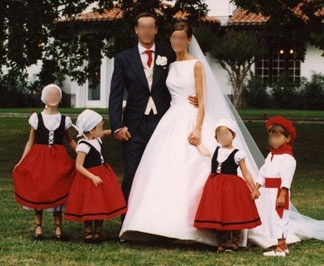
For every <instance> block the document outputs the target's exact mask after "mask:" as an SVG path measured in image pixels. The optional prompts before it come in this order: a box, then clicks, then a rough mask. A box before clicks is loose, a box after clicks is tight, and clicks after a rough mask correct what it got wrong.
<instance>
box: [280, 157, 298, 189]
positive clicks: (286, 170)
mask: <svg viewBox="0 0 324 266" xmlns="http://www.w3.org/2000/svg"><path fill="white" fill-rule="evenodd" d="M295 170H296V160H295V158H294V157H292V156H291V155H288V154H287V155H286V156H285V160H284V162H283V163H282V168H281V170H280V175H281V187H282V188H283V187H285V188H287V189H290V187H291V183H292V180H293V177H294V173H295Z"/></svg>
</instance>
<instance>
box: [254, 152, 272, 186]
mask: <svg viewBox="0 0 324 266" xmlns="http://www.w3.org/2000/svg"><path fill="white" fill-rule="evenodd" d="M270 157H271V153H269V154H268V156H267V158H266V159H265V161H264V164H263V165H262V166H261V168H260V170H259V177H258V178H257V180H256V182H257V183H258V184H260V185H261V186H264V183H265V178H266V170H267V167H268V163H269V162H270Z"/></svg>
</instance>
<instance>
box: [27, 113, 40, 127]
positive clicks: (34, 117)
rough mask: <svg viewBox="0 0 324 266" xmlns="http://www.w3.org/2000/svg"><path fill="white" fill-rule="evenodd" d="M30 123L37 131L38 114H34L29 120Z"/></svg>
mask: <svg viewBox="0 0 324 266" xmlns="http://www.w3.org/2000/svg"><path fill="white" fill-rule="evenodd" d="M28 123H29V124H30V125H31V126H32V127H33V128H34V129H35V130H37V127H38V117H37V113H36V112H35V113H33V114H32V115H31V116H30V117H29V119H28Z"/></svg>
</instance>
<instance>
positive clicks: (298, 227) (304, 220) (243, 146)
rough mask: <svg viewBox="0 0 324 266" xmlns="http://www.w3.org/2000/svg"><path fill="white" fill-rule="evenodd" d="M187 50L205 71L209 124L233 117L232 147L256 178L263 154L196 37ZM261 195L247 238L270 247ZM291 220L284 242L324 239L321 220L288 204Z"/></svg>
mask: <svg viewBox="0 0 324 266" xmlns="http://www.w3.org/2000/svg"><path fill="white" fill-rule="evenodd" d="M189 52H190V53H191V54H192V55H193V56H194V57H195V58H197V59H198V60H199V61H200V62H201V63H202V64H203V66H204V70H205V120H206V122H207V124H209V125H211V126H212V127H213V126H214V125H215V124H216V122H217V121H218V119H220V118H227V119H231V120H234V121H235V122H236V125H237V136H236V138H235V139H234V146H235V147H236V148H238V149H240V150H242V151H244V152H245V153H246V155H247V157H246V164H247V167H248V169H249V171H250V172H251V174H252V176H253V178H254V179H256V178H257V177H258V172H259V168H260V167H261V166H262V164H263V163H264V157H263V155H262V153H261V152H260V150H259V148H258V147H257V145H256V143H255V141H254V140H253V138H252V136H251V135H250V133H249V131H248V130H247V128H246V126H245V124H244V122H243V121H242V119H241V117H240V116H239V114H238V113H237V111H236V109H235V108H234V106H233V105H232V103H231V101H230V100H229V98H228V97H227V95H226V94H225V93H224V92H223V90H222V89H221V88H220V87H219V85H218V83H217V80H216V78H215V76H214V73H213V71H212V69H211V67H210V65H209V63H208V61H207V60H206V57H205V56H204V54H203V52H202V51H201V49H200V46H199V44H198V42H197V40H196V38H195V37H193V38H192V41H191V43H190V45H189ZM260 192H261V196H260V198H259V199H258V200H256V204H257V207H258V211H259V215H260V217H261V221H262V225H261V226H259V227H257V228H255V229H252V230H249V233H248V239H249V240H250V241H251V242H252V243H254V244H256V245H258V246H261V247H270V246H272V245H275V244H276V243H277V239H271V238H270V233H269V230H268V226H267V214H266V210H265V207H264V206H265V204H264V199H263V197H262V188H261V190H260ZM290 206H291V207H290V210H291V212H290V221H289V225H288V234H287V243H294V242H298V241H300V240H304V239H309V238H315V239H319V240H324V221H317V220H314V219H312V218H309V217H306V216H303V215H301V214H300V213H299V212H298V211H297V209H296V208H295V207H294V206H293V204H290Z"/></svg>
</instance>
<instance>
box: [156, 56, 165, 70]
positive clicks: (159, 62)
mask: <svg viewBox="0 0 324 266" xmlns="http://www.w3.org/2000/svg"><path fill="white" fill-rule="evenodd" d="M167 64H168V58H167V57H166V56H160V55H158V56H157V57H156V65H157V66H162V67H163V68H166V66H167Z"/></svg>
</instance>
